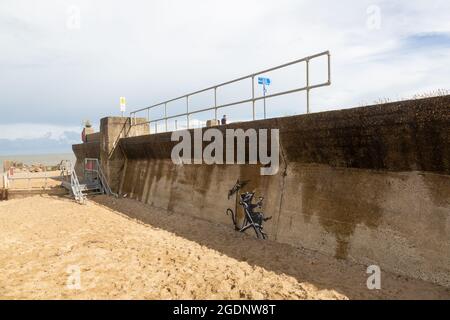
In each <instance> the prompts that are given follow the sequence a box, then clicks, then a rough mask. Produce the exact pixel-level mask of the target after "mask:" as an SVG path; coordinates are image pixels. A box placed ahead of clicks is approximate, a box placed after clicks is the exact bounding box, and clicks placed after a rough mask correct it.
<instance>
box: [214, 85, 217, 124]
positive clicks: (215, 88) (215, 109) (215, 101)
mask: <svg viewBox="0 0 450 320" xmlns="http://www.w3.org/2000/svg"><path fill="white" fill-rule="evenodd" d="M214 120H216V121H217V87H214Z"/></svg>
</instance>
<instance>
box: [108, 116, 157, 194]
mask: <svg viewBox="0 0 450 320" xmlns="http://www.w3.org/2000/svg"><path fill="white" fill-rule="evenodd" d="M146 122H147V119H145V118H135V119H133V123H135V124H137V125H136V126H131V119H130V118H124V117H107V118H103V119H101V120H100V132H101V141H100V160H101V164H102V168H104V171H105V175H106V177H107V178H108V181H109V185H110V187H111V189H112V190H113V191H114V192H117V191H118V189H119V185H120V179H121V178H122V172H123V168H124V164H125V155H124V153H123V151H122V149H121V148H120V146H119V141H120V139H122V138H125V137H134V136H139V135H146V134H148V133H149V132H150V129H149V126H148V124H146Z"/></svg>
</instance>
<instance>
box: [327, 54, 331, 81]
mask: <svg viewBox="0 0 450 320" xmlns="http://www.w3.org/2000/svg"><path fill="white" fill-rule="evenodd" d="M327 56H328V84H331V55H330V52H329V51H328V54H327Z"/></svg>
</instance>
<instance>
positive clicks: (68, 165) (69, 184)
mask: <svg viewBox="0 0 450 320" xmlns="http://www.w3.org/2000/svg"><path fill="white" fill-rule="evenodd" d="M60 169H61V176H62V177H63V178H64V179H67V177H69V178H70V180H69V181H67V180H63V181H62V186H63V187H65V188H66V189H68V190H69V192H70V194H71V195H72V196H73V197H74V198H75V201H77V202H78V203H81V204H86V195H85V194H84V193H83V190H82V187H81V185H80V182H79V181H78V176H77V173H76V172H75V168H74V166H73V164H72V162H71V161H69V160H63V161H61V164H60Z"/></svg>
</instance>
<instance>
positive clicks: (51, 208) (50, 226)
mask: <svg viewBox="0 0 450 320" xmlns="http://www.w3.org/2000/svg"><path fill="white" fill-rule="evenodd" d="M94 200H95V202H94V201H89V202H88V204H87V205H85V206H82V205H79V204H77V203H75V202H73V201H72V200H70V199H65V198H58V197H50V196H34V197H30V198H25V199H17V200H10V201H3V202H0V270H1V272H0V299H349V298H350V299H356V298H363V299H380V298H394V299H402V298H444V299H448V298H449V297H450V291H449V289H448V288H443V287H440V286H437V285H434V284H430V283H426V282H423V281H418V280H413V279H409V278H405V277H401V276H398V275H395V274H390V273H387V272H383V274H382V289H381V290H368V289H367V287H366V279H367V276H368V275H367V274H366V273H365V271H366V267H365V266H361V265H357V264H351V263H348V262H344V261H338V260H335V259H334V258H330V257H326V256H323V255H321V254H318V253H315V252H310V251H306V250H302V249H298V248H293V247H291V246H288V245H283V244H278V243H275V242H273V241H260V240H256V239H254V238H253V235H251V234H249V235H246V234H240V233H236V232H234V230H233V229H232V227H231V226H223V225H218V224H213V223H210V222H207V221H204V220H199V219H194V218H188V217H187V216H186V215H179V214H170V213H168V212H165V211H164V210H158V209H155V208H149V207H147V206H144V205H143V204H141V203H139V202H136V201H133V200H128V199H114V198H110V197H106V196H99V197H96V198H95V199H94ZM125 214H128V215H133V216H134V217H137V218H140V220H136V219H132V218H130V217H128V216H127V215H125ZM144 222H145V223H144ZM78 270H79V271H80V274H79V280H80V282H79V283H78V282H76V281H75V282H73V280H74V279H75V280H76V279H77V276H76V274H77V273H76V272H77V271H78ZM74 271H75V273H74Z"/></svg>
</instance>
